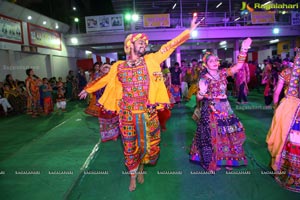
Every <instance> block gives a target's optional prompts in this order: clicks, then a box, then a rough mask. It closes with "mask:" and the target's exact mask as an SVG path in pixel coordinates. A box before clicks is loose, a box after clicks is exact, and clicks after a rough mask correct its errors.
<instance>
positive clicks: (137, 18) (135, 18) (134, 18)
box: [132, 14, 139, 22]
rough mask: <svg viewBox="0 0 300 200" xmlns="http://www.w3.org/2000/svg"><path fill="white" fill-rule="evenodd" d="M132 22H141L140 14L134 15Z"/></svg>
mask: <svg viewBox="0 0 300 200" xmlns="http://www.w3.org/2000/svg"><path fill="white" fill-rule="evenodd" d="M132 20H133V21H135V22H136V21H138V20H139V15H138V14H133V15H132Z"/></svg>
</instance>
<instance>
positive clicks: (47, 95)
mask: <svg viewBox="0 0 300 200" xmlns="http://www.w3.org/2000/svg"><path fill="white" fill-rule="evenodd" d="M40 88H41V91H42V94H41V96H42V99H43V107H44V113H45V115H49V114H50V113H51V112H52V111H53V100H52V94H51V93H52V91H53V90H52V87H51V85H50V83H48V79H47V78H43V85H41V86H40Z"/></svg>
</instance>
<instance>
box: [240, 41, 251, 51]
mask: <svg viewBox="0 0 300 200" xmlns="http://www.w3.org/2000/svg"><path fill="white" fill-rule="evenodd" d="M251 44H252V39H251V38H247V39H245V40H244V41H243V42H242V47H241V50H242V51H243V52H247V51H248V49H250V48H251Z"/></svg>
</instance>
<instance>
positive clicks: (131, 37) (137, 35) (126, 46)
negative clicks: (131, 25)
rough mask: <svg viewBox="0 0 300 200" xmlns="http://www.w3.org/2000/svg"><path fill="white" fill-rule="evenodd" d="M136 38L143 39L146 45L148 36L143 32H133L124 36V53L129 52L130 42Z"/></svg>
mask: <svg viewBox="0 0 300 200" xmlns="http://www.w3.org/2000/svg"><path fill="white" fill-rule="evenodd" d="M137 40H144V41H145V43H146V45H148V42H149V41H148V36H147V35H146V34H145V33H134V34H130V35H128V36H127V37H126V39H125V42H124V51H125V53H126V54H129V53H130V44H131V43H134V42H135V41H137Z"/></svg>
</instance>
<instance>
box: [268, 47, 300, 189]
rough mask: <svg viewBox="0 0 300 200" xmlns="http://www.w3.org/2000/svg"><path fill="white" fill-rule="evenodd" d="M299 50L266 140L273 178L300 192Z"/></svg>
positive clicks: (284, 185) (285, 186)
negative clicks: (284, 93)
mask: <svg viewBox="0 0 300 200" xmlns="http://www.w3.org/2000/svg"><path fill="white" fill-rule="evenodd" d="M299 76H300V52H299V49H298V52H297V55H296V57H295V61H294V67H293V69H292V73H291V76H290V79H288V78H289V76H283V77H285V78H286V79H285V82H288V88H287V93H286V97H285V98H284V99H283V100H282V101H281V103H280V105H279V106H278V108H277V109H276V112H275V114H274V117H273V120H272V124H271V127H270V130H269V132H268V135H267V138H266V142H267V144H268V150H269V152H270V154H271V158H272V162H271V166H272V169H273V170H274V172H275V173H274V174H275V180H276V181H277V182H278V183H279V184H280V185H281V186H283V187H284V188H286V189H288V190H291V191H294V192H300V125H299V121H300V98H299Z"/></svg>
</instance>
